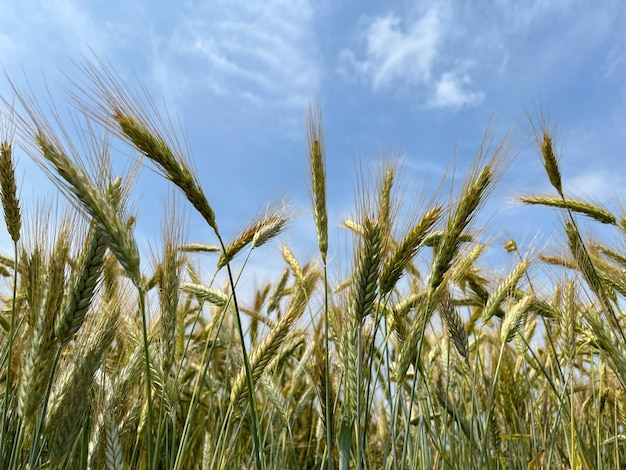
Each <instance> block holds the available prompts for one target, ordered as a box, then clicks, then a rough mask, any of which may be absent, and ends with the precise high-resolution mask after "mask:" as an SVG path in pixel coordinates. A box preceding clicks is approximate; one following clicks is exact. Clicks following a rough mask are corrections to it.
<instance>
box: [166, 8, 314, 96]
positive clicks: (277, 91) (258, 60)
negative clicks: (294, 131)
mask: <svg viewBox="0 0 626 470" xmlns="http://www.w3.org/2000/svg"><path fill="white" fill-rule="evenodd" d="M166 48H167V49H166V51H165V54H166V60H167V61H169V66H170V67H174V68H176V67H183V66H184V67H185V70H186V73H188V76H187V85H188V87H187V88H188V90H187V91H189V90H190V89H192V88H193V87H198V86H200V87H202V88H203V89H205V90H208V91H210V92H211V93H214V94H217V95H221V96H228V97H230V98H239V99H242V100H243V101H244V102H245V103H247V105H252V106H257V105H268V104H273V105H281V106H298V107H301V106H302V105H303V103H304V102H306V100H307V99H310V97H311V96H314V95H315V94H316V93H317V92H318V91H319V87H320V82H321V72H320V70H319V67H318V51H317V40H316V38H315V31H314V13H313V8H312V6H311V5H310V4H309V2H308V0H296V1H293V2H288V1H280V0H275V1H224V2H211V3H204V2H191V3H190V4H189V5H188V6H187V8H186V9H185V10H184V11H183V13H182V16H181V18H180V19H179V21H178V23H177V25H176V27H175V28H174V30H173V32H172V34H171V37H169V39H168V41H167V46H166Z"/></svg>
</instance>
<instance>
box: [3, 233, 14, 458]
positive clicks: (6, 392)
mask: <svg viewBox="0 0 626 470" xmlns="http://www.w3.org/2000/svg"><path fill="white" fill-rule="evenodd" d="M13 252H14V259H13V297H12V300H11V326H10V327H9V345H8V351H7V355H8V357H7V374H6V381H5V387H4V404H3V413H2V429H0V443H2V445H3V446H4V443H5V442H7V439H6V436H5V433H6V431H7V418H8V416H9V395H10V394H9V387H10V385H11V358H12V356H13V339H14V338H13V337H14V336H15V304H16V299H17V261H18V259H17V258H18V253H17V241H14V242H13Z"/></svg>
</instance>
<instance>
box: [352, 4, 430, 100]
mask: <svg viewBox="0 0 626 470" xmlns="http://www.w3.org/2000/svg"><path fill="white" fill-rule="evenodd" d="M440 39H441V18H440V13H439V9H438V8H434V7H433V8H431V9H430V10H429V11H428V12H427V13H426V14H425V15H424V16H423V17H422V18H419V19H418V20H417V21H415V22H414V23H412V24H410V25H408V27H407V28H405V30H403V28H402V27H401V24H400V18H398V17H397V16H396V15H394V14H389V15H387V16H385V17H383V18H377V19H375V20H374V21H373V22H372V24H371V25H370V27H369V29H368V32H367V49H366V52H365V55H366V58H365V60H364V61H363V62H362V64H361V66H362V69H363V72H364V73H366V74H368V75H370V76H371V81H372V85H373V87H374V88H379V87H385V86H390V85H391V84H392V83H393V82H394V81H396V80H406V81H408V82H418V83H425V82H428V80H429V79H430V76H431V69H432V65H433V61H434V59H435V57H436V53H437V47H438V45H439V42H440Z"/></svg>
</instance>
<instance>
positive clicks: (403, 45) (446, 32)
mask: <svg viewBox="0 0 626 470" xmlns="http://www.w3.org/2000/svg"><path fill="white" fill-rule="evenodd" d="M363 24H364V25H365V31H364V33H363V34H362V35H361V36H362V38H363V41H362V42H363V43H364V44H365V47H364V51H363V54H362V58H360V59H359V58H358V57H357V53H355V52H354V50H349V49H344V50H343V51H342V52H341V54H340V63H339V71H340V73H341V74H342V75H344V76H350V75H355V76H357V77H359V78H360V79H362V80H364V81H365V82H366V83H367V84H369V85H370V86H371V87H372V89H374V90H392V89H394V90H395V89H402V90H405V91H406V90H408V91H409V92H410V93H412V94H415V95H417V96H418V97H419V98H418V99H419V101H420V102H423V103H426V104H427V105H428V106H430V107H436V108H461V107H464V106H471V105H474V104H477V103H478V102H480V101H481V100H482V98H483V93H482V92H480V91H473V90H472V89H471V79H470V77H469V74H468V73H467V71H466V69H467V68H468V64H470V62H469V61H462V60H458V59H455V60H453V61H449V60H445V61H443V63H442V58H445V57H444V54H445V43H446V41H447V40H448V37H449V36H450V35H451V33H452V26H453V24H452V23H451V15H450V14H449V11H448V9H447V8H446V6H445V4H444V3H434V4H432V5H431V6H430V8H428V9H427V10H426V11H425V12H423V14H421V15H417V16H415V15H407V18H406V19H401V18H400V17H399V16H398V15H396V14H395V13H393V12H391V13H387V14H386V15H384V16H379V17H376V18H374V19H370V20H365V21H364V22H363ZM440 69H441V70H440ZM437 72H438V73H437ZM436 75H439V78H435V76H436Z"/></svg>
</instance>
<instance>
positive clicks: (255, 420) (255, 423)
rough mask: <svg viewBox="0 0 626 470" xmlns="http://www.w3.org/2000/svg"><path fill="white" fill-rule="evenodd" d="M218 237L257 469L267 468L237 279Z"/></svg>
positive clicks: (222, 242) (218, 235)
mask: <svg viewBox="0 0 626 470" xmlns="http://www.w3.org/2000/svg"><path fill="white" fill-rule="evenodd" d="M215 234H216V235H217V239H218V241H219V243H220V246H221V247H222V252H223V253H224V256H226V271H227V273H228V281H229V282H230V285H231V286H233V306H234V308H235V320H236V322H237V330H238V332H239V340H240V341H241V353H242V355H243V364H244V368H245V369H246V382H247V383H248V399H249V400H250V408H251V412H252V438H253V439H254V459H255V461H256V466H257V469H260V470H265V462H264V461H263V460H261V439H260V434H259V416H258V411H257V407H256V397H255V394H254V381H253V380H252V369H251V367H250V360H249V358H248V351H247V349H246V341H245V335H244V333H243V327H242V325H241V314H240V312H239V305H238V303H237V295H236V294H235V280H234V278H233V272H232V269H231V267H230V259H228V255H227V254H226V246H225V245H224V241H223V240H222V237H221V236H220V234H219V232H218V231H217V230H215Z"/></svg>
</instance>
